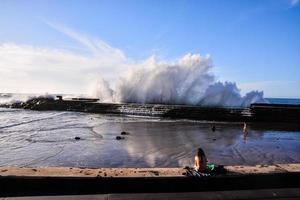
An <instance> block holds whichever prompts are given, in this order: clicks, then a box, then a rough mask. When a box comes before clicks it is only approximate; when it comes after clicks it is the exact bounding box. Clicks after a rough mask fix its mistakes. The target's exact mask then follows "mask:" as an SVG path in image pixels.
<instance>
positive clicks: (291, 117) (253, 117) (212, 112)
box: [1, 97, 300, 123]
mask: <svg viewBox="0 0 300 200" xmlns="http://www.w3.org/2000/svg"><path fill="white" fill-rule="evenodd" d="M1 106H2V107H10V108H23V109H30V110H39V111H46V110H56V111H75V112H88V113H100V114H121V115H140V116H152V117H166V118H173V119H193V120H210V121H236V122H243V121H246V122H247V121H250V122H251V121H262V122H275V121H276V122H293V123H298V122H300V106H299V105H294V106H293V105H280V104H252V105H251V106H250V107H249V108H237V107H234V108H224V107H201V106H188V105H163V104H137V103H99V102H97V99H84V98H83V99H80V98H77V99H70V100H63V99H62V98H59V99H54V98H44V97H40V98H34V99H31V100H28V101H26V102H18V103H13V104H9V105H8V104H5V105H1Z"/></svg>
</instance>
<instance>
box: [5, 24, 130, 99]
mask: <svg viewBox="0 0 300 200" xmlns="http://www.w3.org/2000/svg"><path fill="white" fill-rule="evenodd" d="M51 27H53V28H55V29H56V30H59V31H60V32H62V33H64V34H65V35H67V36H69V37H71V38H73V39H74V40H75V41H77V42H79V43H80V44H81V45H83V46H84V47H85V48H86V49H87V50H88V51H89V52H90V53H89V54H88V55H84V54H79V53H77V52H74V51H71V50H65V49H58V48H48V47H38V46H31V45H23V44H16V43H2V44H0V92H30V93H32V92H33V93H44V92H50V93H85V92H86V88H87V87H88V85H89V83H90V82H91V79H95V78H97V77H98V75H99V74H100V75H101V76H103V77H104V78H105V79H106V80H109V81H113V80H114V78H115V77H116V74H118V72H119V71H120V70H124V69H127V68H128V63H129V61H128V59H127V58H126V56H125V55H124V53H123V52H122V51H121V50H119V49H117V48H113V47H111V46H110V45H108V44H107V43H105V42H104V41H102V40H100V39H92V38H90V37H88V36H85V35H83V34H79V33H77V32H75V31H73V30H71V29H68V28H65V27H63V26H57V25H56V26H55V25H52V24H51Z"/></svg>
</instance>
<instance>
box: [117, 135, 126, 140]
mask: <svg viewBox="0 0 300 200" xmlns="http://www.w3.org/2000/svg"><path fill="white" fill-rule="evenodd" d="M124 139H125V137H122V136H119V135H118V136H117V137H116V140H124Z"/></svg>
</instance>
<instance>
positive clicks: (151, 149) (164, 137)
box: [0, 110, 300, 167]
mask: <svg viewBox="0 0 300 200" xmlns="http://www.w3.org/2000/svg"><path fill="white" fill-rule="evenodd" d="M7 111H8V112H6V111H5V110H3V112H2V113H1V116H0V144H1V145H0V166H11V165H15V166H77V167H184V166H187V165H189V166H192V165H193V158H194V155H195V153H196V150H197V148H199V147H201V148H203V149H204V151H205V153H206V155H207V158H208V160H209V162H213V163H217V164H224V165H236V164H238V165H254V164H274V163H296V162H298V163H299V162H300V152H299V149H300V131H299V130H300V128H299V127H298V126H299V125H289V126H286V125H284V124H280V125H278V124H265V123H259V124H258V123H255V124H253V123H247V132H246V133H245V132H243V126H244V125H243V123H220V122H203V121H202V122H199V121H189V120H161V119H158V118H136V117H126V116H123V117H122V116H112V115H96V114H83V113H73V112H35V111H19V112H15V113H12V112H9V111H10V110H7ZM2 119H3V120H2ZM39 119H43V120H39ZM24 121H25V122H28V123H23V122H24ZM11 124H14V125H15V126H11ZM213 127H214V128H213ZM123 131H125V132H128V133H130V134H121V132H123ZM117 136H122V137H123V138H124V139H122V140H116V137H117ZM75 137H78V138H80V139H79V140H76V139H74V138H75Z"/></svg>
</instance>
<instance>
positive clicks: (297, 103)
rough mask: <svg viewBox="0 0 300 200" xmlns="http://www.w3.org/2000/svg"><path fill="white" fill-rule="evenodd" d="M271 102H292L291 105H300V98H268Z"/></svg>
mask: <svg viewBox="0 0 300 200" xmlns="http://www.w3.org/2000/svg"><path fill="white" fill-rule="evenodd" d="M266 99H267V101H269V103H273V104H290V105H300V99H291V98H266Z"/></svg>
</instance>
